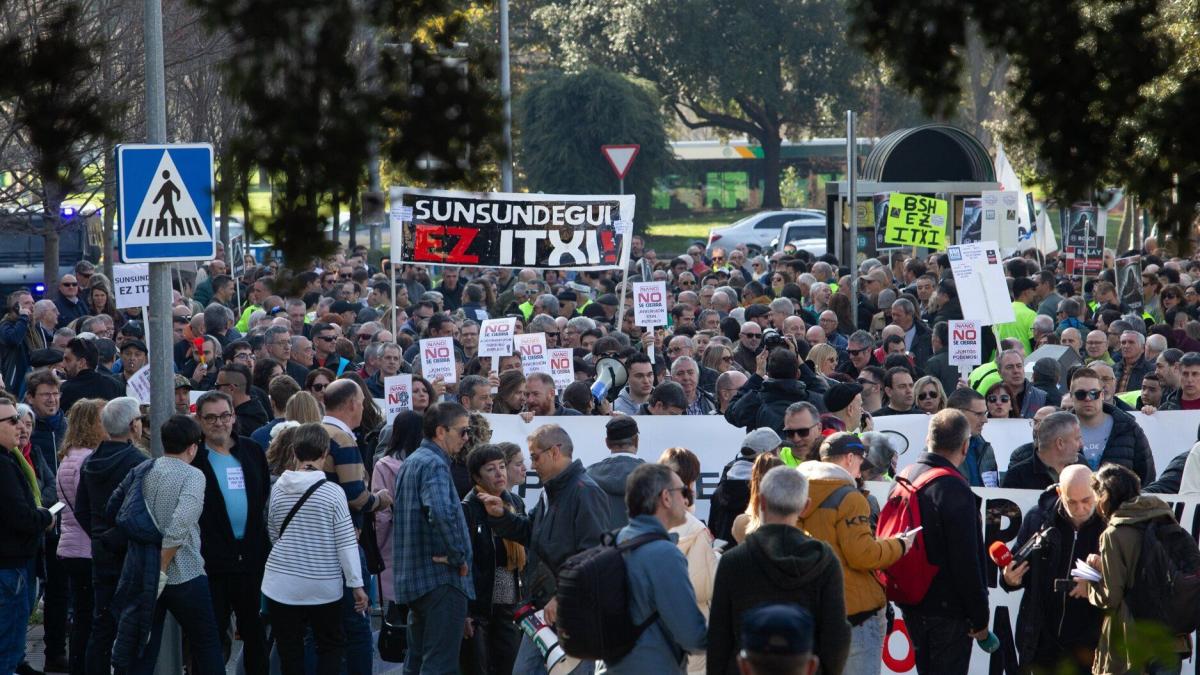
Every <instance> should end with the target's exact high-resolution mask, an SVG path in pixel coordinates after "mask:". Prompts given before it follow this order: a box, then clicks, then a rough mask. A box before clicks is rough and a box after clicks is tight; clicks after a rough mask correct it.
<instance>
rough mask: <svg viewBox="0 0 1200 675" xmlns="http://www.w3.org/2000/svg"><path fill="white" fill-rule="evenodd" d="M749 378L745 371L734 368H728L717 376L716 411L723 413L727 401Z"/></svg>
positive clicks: (727, 406)
mask: <svg viewBox="0 0 1200 675" xmlns="http://www.w3.org/2000/svg"><path fill="white" fill-rule="evenodd" d="M749 379H750V378H748V377H746V374H745V373H743V372H742V371H740V370H736V369H734V368H730V369H729V370H727V371H725V372H723V373H721V375H720V376H719V377H717V385H716V400H717V412H718V413H720V414H722V415H724V414H725V411H726V410H728V409H729V402H730V401H732V400H733V397H734V396H736V395H737V393H738V390H739V389H741V388H742V385H744V384H746V381H747V380H749Z"/></svg>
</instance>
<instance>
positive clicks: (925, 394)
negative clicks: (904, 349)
mask: <svg viewBox="0 0 1200 675" xmlns="http://www.w3.org/2000/svg"><path fill="white" fill-rule="evenodd" d="M913 391H914V392H916V394H915V396H916V402H917V409H919V410H920V411H921V412H923V413H925V414H927V415H932V414H934V413H936V412H939V411H940V410H941V409H942V408H945V407H946V390H945V389H943V388H942V381H941V380H939V379H937V378H936V377H934V376H932V375H926V376H925V377H922V378H921V379H919V380H917V383H916V384H915V385H913Z"/></svg>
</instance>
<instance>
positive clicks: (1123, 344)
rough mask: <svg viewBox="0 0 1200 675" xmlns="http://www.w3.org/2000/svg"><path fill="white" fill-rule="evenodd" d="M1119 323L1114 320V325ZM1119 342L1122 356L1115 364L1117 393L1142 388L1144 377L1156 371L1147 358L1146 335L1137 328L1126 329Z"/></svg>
mask: <svg viewBox="0 0 1200 675" xmlns="http://www.w3.org/2000/svg"><path fill="white" fill-rule="evenodd" d="M1118 323H1119V322H1117V321H1114V322H1113V325H1114V326H1115V325H1117V324H1118ZM1156 337H1161V336H1156ZM1119 344H1120V353H1121V358H1120V360H1119V361H1117V363H1116V364H1115V365H1114V366H1113V375H1115V376H1116V378H1117V393H1120V392H1123V391H1136V390H1138V389H1141V388H1142V378H1143V377H1145V376H1147V375H1149V374H1150V373H1153V372H1154V363H1153V362H1151V361H1149V360H1147V359H1146V336H1145V335H1142V334H1141V333H1139V332H1137V331H1136V330H1132V329H1130V330H1125V331H1122V332H1121V337H1120V343H1119Z"/></svg>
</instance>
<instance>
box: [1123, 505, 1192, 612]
mask: <svg viewBox="0 0 1200 675" xmlns="http://www.w3.org/2000/svg"><path fill="white" fill-rule="evenodd" d="M1138 529H1140V530H1142V548H1141V553H1140V555H1139V557H1138V565H1137V570H1136V572H1135V573H1134V578H1133V587H1132V589H1130V592H1129V593H1126V595H1125V598H1126V601H1127V602H1128V603H1129V609H1130V611H1131V612H1132V613H1133V616H1134V618H1136V619H1141V620H1146V621H1154V622H1157V623H1161V624H1163V625H1164V626H1166V627H1167V628H1168V629H1169V630H1170V631H1171V634H1173V635H1189V634H1191V633H1193V632H1195V631H1196V630H1197V629H1198V628H1200V548H1197V546H1196V540H1195V539H1193V538H1192V535H1191V534H1189V533H1188V531H1187V530H1185V529H1183V528H1182V527H1180V525H1179V523H1177V522H1175V519H1174V518H1167V517H1163V518H1156V519H1154V520H1150V521H1148V522H1147V523H1146V524H1145V525H1142V526H1139V527H1138Z"/></svg>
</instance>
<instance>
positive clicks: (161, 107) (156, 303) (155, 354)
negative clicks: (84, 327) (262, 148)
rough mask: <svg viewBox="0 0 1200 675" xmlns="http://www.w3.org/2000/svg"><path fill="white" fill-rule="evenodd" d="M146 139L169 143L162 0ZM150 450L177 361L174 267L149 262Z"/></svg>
mask: <svg viewBox="0 0 1200 675" xmlns="http://www.w3.org/2000/svg"><path fill="white" fill-rule="evenodd" d="M143 30H144V32H145V50H146V142H147V143H166V142H167V94H166V85H165V81H166V75H165V73H164V66H163V33H162V0H145V12H144V23H143ZM150 307H151V309H152V310H153V311H151V313H150V316H149V317H148V319H149V320H148V321H147V324H148V326H147V331H146V333H147V335H146V337H148V338H149V339H150V385H151V387H150V450H151V452H152V453H153V454H154V456H155V457H161V456H162V454H163V449H162V434H161V433H160V430H161V429H162V426H163V424H164V423H165V422H166V421H167V419H168V418H170V416H171V413H173V412H174V411H175V401H174V393H175V364H174V363H173V362H172V357H171V355H172V353H173V349H172V340H171V337H172V336H171V266H170V264H169V263H161V262H154V263H150Z"/></svg>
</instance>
